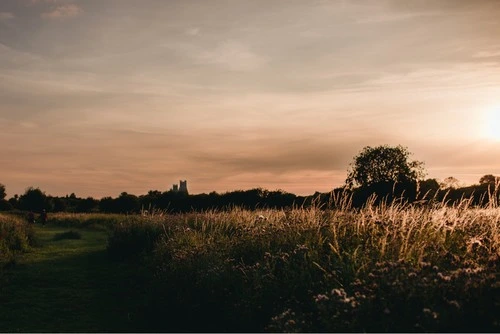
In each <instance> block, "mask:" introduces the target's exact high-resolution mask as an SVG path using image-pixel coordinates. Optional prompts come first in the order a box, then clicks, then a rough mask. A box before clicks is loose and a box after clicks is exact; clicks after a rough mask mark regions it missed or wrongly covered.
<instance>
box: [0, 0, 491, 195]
mask: <svg viewBox="0 0 500 334" xmlns="http://www.w3.org/2000/svg"><path fill="white" fill-rule="evenodd" d="M499 17H500V1H496V0H478V1H462V0H436V1H417V0H408V1H406V0H405V1H399V0H382V1H375V0H373V1H371V0H367V1H356V0H354V1H345V0H332V1H327V0H311V1H295V0H291V1H284V0H283V1H282V0H277V1H274V0H266V1H259V0H258V1H240V0H234V1H221V0H209V1H191V0H183V1H180V0H179V1H177V0H172V1H162V0H142V1H137V0H85V1H83V0H2V1H0V141H1V143H2V144H1V146H0V157H1V163H0V175H1V177H0V183H2V184H5V186H6V190H7V193H8V196H13V195H14V194H22V193H23V192H24V191H25V189H26V188H27V187H29V186H34V187H40V188H41V189H43V190H44V191H45V192H46V193H48V194H52V195H55V196H56V195H59V196H63V195H65V194H69V193H72V192H74V193H76V194H77V195H78V196H81V197H86V196H93V197H95V198H100V197H103V196H116V195H118V194H119V193H121V192H124V191H126V192H129V193H133V194H137V195H140V194H145V193H147V192H148V191H149V190H153V189H158V190H166V189H169V188H170V187H171V186H172V184H173V183H177V182H178V181H179V180H188V182H189V191H190V193H193V194H196V193H203V192H206V193H208V192H211V191H217V192H225V191H231V190H236V189H251V188H257V187H263V188H266V189H283V190H285V191H288V192H292V193H295V194H300V195H308V194H313V193H314V192H315V191H319V192H328V191H330V190H332V189H333V188H335V187H339V186H342V184H343V183H344V182H345V180H346V175H347V170H348V168H349V163H350V162H351V161H352V158H353V156H355V155H356V154H357V153H358V152H359V151H360V150H361V149H362V148H363V147H365V146H368V145H371V146H376V145H383V144H388V145H399V144H400V145H403V146H405V147H408V150H409V151H410V152H412V153H413V155H412V158H414V159H417V160H420V161H423V162H425V168H426V170H427V177H429V178H436V179H438V180H442V179H444V178H446V177H449V176H453V177H455V178H457V179H458V180H459V181H460V182H461V183H462V184H473V183H477V182H478V180H479V178H480V177H481V176H482V175H484V174H500V38H499V37H500V19H499Z"/></svg>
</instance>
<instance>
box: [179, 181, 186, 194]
mask: <svg viewBox="0 0 500 334" xmlns="http://www.w3.org/2000/svg"><path fill="white" fill-rule="evenodd" d="M179 182H180V187H179V191H180V192H181V193H186V194H187V192H188V187H187V181H186V180H184V181H182V180H180V181H179Z"/></svg>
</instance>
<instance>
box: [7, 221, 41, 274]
mask: <svg viewBox="0 0 500 334" xmlns="http://www.w3.org/2000/svg"><path fill="white" fill-rule="evenodd" d="M34 242H35V235H34V231H33V227H32V226H31V225H29V224H28V223H27V222H26V221H23V220H22V219H21V218H19V217H16V216H13V215H8V214H1V213H0V268H1V267H3V266H4V265H5V264H7V263H11V261H13V260H14V259H15V255H16V254H17V253H19V252H24V251H27V250H28V249H29V248H30V246H32V245H33V243H34Z"/></svg>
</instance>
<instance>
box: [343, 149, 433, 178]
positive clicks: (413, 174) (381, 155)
mask: <svg viewBox="0 0 500 334" xmlns="http://www.w3.org/2000/svg"><path fill="white" fill-rule="evenodd" d="M410 155H411V153H410V152H409V151H408V149H407V148H406V147H403V146H401V145H398V146H396V147H391V146H388V145H381V146H377V147H371V146H366V147H365V148H363V150H362V151H361V152H360V153H359V154H358V155H357V156H355V157H354V161H353V162H352V163H351V166H350V170H349V172H348V177H347V180H346V184H347V185H348V186H349V187H353V186H361V187H367V186H371V185H374V184H379V183H391V182H392V183H395V182H398V183H408V182H416V181H417V180H419V179H421V178H422V177H423V176H424V175H425V172H424V168H423V162H421V161H417V160H413V161H412V160H410V159H409V158H410Z"/></svg>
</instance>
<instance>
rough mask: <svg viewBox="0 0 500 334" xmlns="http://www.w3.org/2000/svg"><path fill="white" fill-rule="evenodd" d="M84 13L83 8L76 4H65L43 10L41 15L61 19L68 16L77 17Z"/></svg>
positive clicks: (46, 17)
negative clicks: (46, 10)
mask: <svg viewBox="0 0 500 334" xmlns="http://www.w3.org/2000/svg"><path fill="white" fill-rule="evenodd" d="M82 13H83V9H82V8H81V7H79V6H78V5H75V4H65V5H60V6H57V7H55V8H54V9H52V10H50V11H48V12H43V13H42V14H40V16H41V17H42V18H44V19H61V18H67V17H75V16H78V15H80V14H82Z"/></svg>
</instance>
